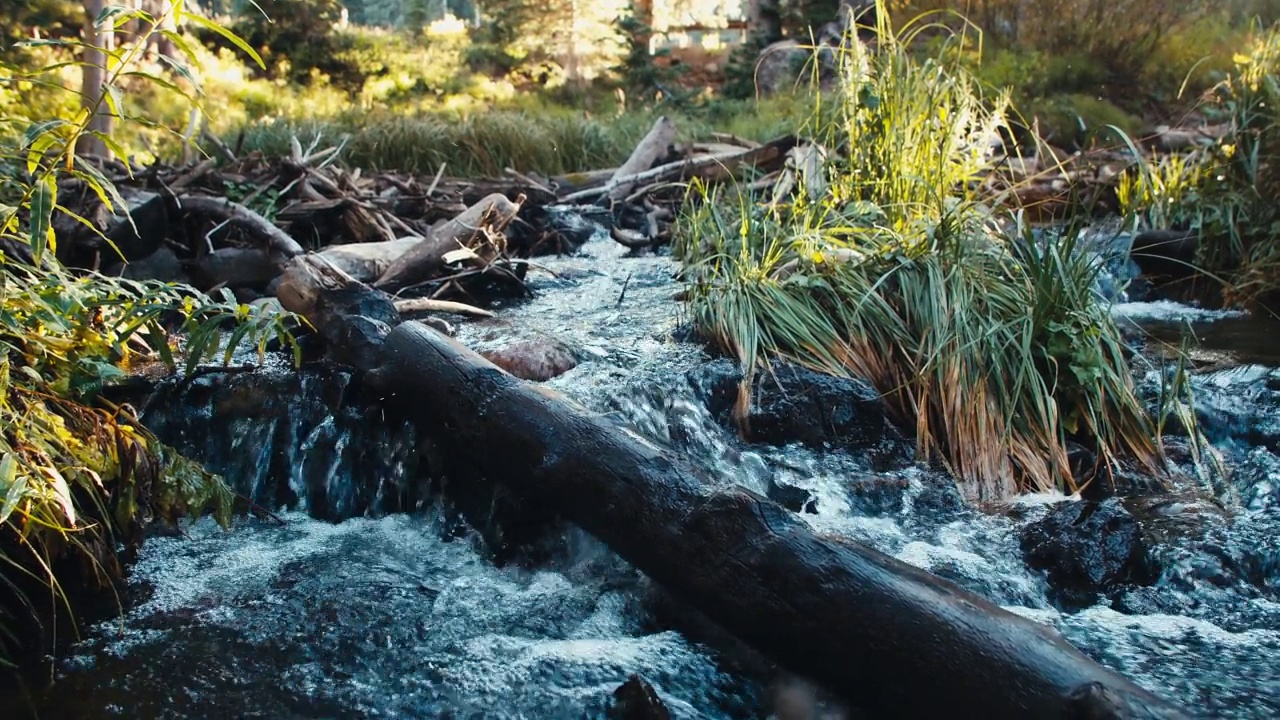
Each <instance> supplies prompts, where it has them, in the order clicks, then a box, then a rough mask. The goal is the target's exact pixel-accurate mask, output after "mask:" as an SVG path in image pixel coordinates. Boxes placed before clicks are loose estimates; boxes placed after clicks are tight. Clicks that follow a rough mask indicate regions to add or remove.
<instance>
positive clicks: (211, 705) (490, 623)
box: [45, 239, 1280, 718]
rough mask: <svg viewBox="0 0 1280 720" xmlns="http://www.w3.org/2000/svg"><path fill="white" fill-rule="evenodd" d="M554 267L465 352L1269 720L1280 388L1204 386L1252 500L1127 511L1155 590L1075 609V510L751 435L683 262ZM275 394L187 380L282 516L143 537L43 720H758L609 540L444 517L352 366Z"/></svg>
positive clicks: (753, 682) (189, 433)
mask: <svg viewBox="0 0 1280 720" xmlns="http://www.w3.org/2000/svg"><path fill="white" fill-rule="evenodd" d="M546 265H547V267H548V269H549V270H550V271H553V272H554V273H555V274H554V275H551V274H549V273H544V274H541V275H537V276H536V277H535V279H534V281H533V282H534V287H535V288H536V290H537V293H536V296H535V297H534V299H532V300H530V301H527V302H523V303H520V304H519V305H518V306H513V307H512V308H510V309H507V310H504V311H502V312H500V313H499V317H498V318H496V319H494V320H492V321H486V322H480V323H472V324H467V325H463V326H462V327H461V328H460V329H459V337H460V339H462V340H463V341H464V342H466V343H468V344H471V345H472V346H474V347H477V348H484V347H487V346H497V345H502V344H506V343H509V342H511V341H512V340H514V339H520V338H539V337H541V338H553V339H555V340H557V341H560V342H563V343H565V344H567V345H568V346H569V347H570V348H571V349H572V350H573V351H574V352H575V353H576V354H577V355H578V356H579V357H580V358H581V360H582V362H581V363H580V364H579V365H578V367H577V368H575V369H573V370H571V371H570V372H568V373H566V374H565V375H563V376H561V377H559V378H556V379H555V380H553V381H551V382H549V383H548V384H549V385H550V386H552V387H554V388H555V389H557V390H559V391H560V392H562V393H564V394H566V395H568V396H570V397H572V398H574V399H576V400H578V401H580V402H582V403H583V404H585V405H587V406H588V407H590V408H592V409H595V410H598V411H599V412H601V413H602V414H611V415H613V416H614V417H615V418H616V419H618V420H619V421H623V422H627V423H629V424H631V425H633V426H634V427H635V428H636V429H638V430H639V431H640V432H641V433H643V434H645V435H647V436H649V437H651V438H652V439H655V440H658V441H661V442H664V443H668V444H671V445H673V446H675V447H677V448H679V449H680V450H682V451H684V452H688V453H691V454H694V455H697V456H698V457H700V458H703V459H706V460H708V461H710V462H711V464H712V465H713V466H714V467H715V468H716V471H717V472H718V473H719V475H720V477H721V479H722V480H723V481H724V482H737V483H741V484H743V485H746V486H748V487H751V488H752V489H755V490H758V491H761V492H767V493H771V494H774V493H778V492H779V491H780V489H781V490H787V489H789V491H791V492H798V493H800V494H801V496H802V497H807V498H808V499H807V500H806V501H804V502H801V503H799V504H800V505H802V506H803V507H804V512H803V514H802V517H804V518H805V519H806V520H807V521H808V522H809V523H811V524H812V525H813V526H814V527H815V528H817V529H819V530H821V531H823V532H828V533H836V534H839V535H843V536H847V537H850V538H853V539H856V540H859V541H861V542H865V543H868V544H870V545H872V546H874V547H876V548H878V549H880V550H882V551H884V552H886V553H889V554H891V555H894V556H896V557H898V558H900V559H902V560H904V561H906V562H909V563H912V564H915V565H918V566H921V567H924V568H927V569H929V570H931V571H932V572H934V573H936V574H938V575H941V576H943V577H946V578H948V579H951V580H953V581H955V582H957V583H959V584H961V585H963V586H965V587H967V588H968V589H970V590H973V591H974V592H977V593H980V594H982V595H984V596H986V597H988V598H989V599H991V600H993V601H994V602H996V603H998V604H1000V605H1003V606H1005V607H1007V608H1009V609H1011V610H1013V611H1015V612H1018V613H1021V614H1023V615H1026V616H1029V617H1032V618H1034V619H1037V620H1040V621H1043V622H1045V623H1048V624H1051V625H1053V626H1055V627H1057V628H1058V629H1059V630H1060V631H1061V632H1062V633H1063V634H1064V635H1065V636H1066V637H1067V639H1069V640H1070V641H1071V642H1072V643H1074V644H1076V645H1077V646H1078V647H1079V648H1081V649H1082V650H1083V651H1084V652H1086V653H1087V654H1089V655H1090V656H1092V657H1094V658H1095V659H1097V660H1098V661H1100V662H1102V663H1104V664H1106V665H1108V666H1110V667H1113V668H1115V669H1117V670H1119V671H1120V672H1122V673H1124V674H1126V675H1128V676H1129V677H1131V678H1133V679H1134V680H1135V681H1137V682H1138V683H1139V684H1142V685H1144V686H1146V687H1148V688H1150V689H1152V690H1154V691H1156V692H1157V693H1160V694H1162V695H1165V696H1167V697H1170V698H1172V699H1174V700H1176V701H1179V702H1182V703H1184V704H1186V706H1187V707H1188V708H1189V709H1190V710H1192V711H1195V712H1198V713H1202V714H1204V715H1206V716H1213V717H1231V718H1249V717H1259V718H1261V717H1276V716H1280V663H1277V662H1276V661H1275V660H1274V658H1275V657H1277V654H1280V540H1278V539H1277V538H1280V457H1278V456H1277V455H1276V453H1277V452H1280V417H1278V416H1277V408H1280V395H1278V393H1280V373H1277V372H1274V371H1272V370H1270V369H1268V368H1267V367H1263V366H1256V365H1244V366H1241V367H1239V368H1237V369H1234V370H1216V371H1214V372H1210V373H1205V374H1202V375H1199V376H1197V377H1196V379H1195V381H1194V387H1195V390H1196V398H1197V403H1198V411H1199V413H1200V415H1201V417H1202V418H1204V427H1205V428H1206V431H1207V432H1208V433H1209V434H1210V435H1211V437H1212V439H1213V440H1214V441H1215V443H1217V445H1218V448H1219V450H1220V452H1221V453H1222V454H1223V457H1224V460H1225V464H1226V466H1227V467H1228V468H1229V469H1230V470H1231V473H1230V476H1229V478H1227V479H1226V480H1223V483H1224V484H1225V487H1227V488H1228V489H1229V490H1230V491H1231V492H1230V494H1231V495H1233V496H1234V497H1236V498H1238V500H1239V505H1240V507H1239V509H1235V510H1231V511H1230V512H1224V511H1222V510H1221V509H1219V508H1218V506H1217V505H1215V504H1214V503H1213V502H1210V501H1208V500H1206V499H1204V498H1203V497H1201V496H1200V495H1198V494H1197V493H1196V492H1195V491H1194V489H1193V488H1192V487H1190V486H1188V487H1187V488H1184V491H1185V492H1183V493H1182V494H1180V495H1178V496H1177V497H1175V498H1170V499H1162V500H1158V501H1154V502H1151V503H1149V504H1147V505H1144V506H1143V507H1142V508H1141V509H1139V508H1137V507H1135V512H1140V513H1141V516H1142V517H1143V519H1144V523H1145V524H1146V526H1147V529H1148V534H1149V536H1150V537H1151V543H1152V546H1151V553H1152V556H1153V558H1154V560H1155V562H1156V563H1157V567H1158V570H1159V579H1158V580H1157V581H1156V582H1155V583H1154V585H1153V586H1151V587H1143V588H1136V589H1132V590H1129V591H1126V592H1122V593H1118V594H1117V595H1116V596H1115V597H1112V598H1108V599H1100V600H1099V602H1098V603H1097V604H1096V605H1094V606H1092V607H1088V608H1086V609H1084V610H1081V611H1077V612H1070V613H1069V612H1064V611H1060V610H1058V609H1056V608H1055V606H1054V605H1053V603H1052V602H1051V601H1050V599H1049V593H1048V588H1047V585H1046V581H1045V579H1044V577H1043V576H1042V575H1041V574H1039V573H1036V572H1033V571H1031V570H1029V569H1028V568H1027V567H1026V565H1025V564H1024V562H1023V560H1022V555H1021V552H1020V549H1019V545H1018V531H1019V528H1020V527H1022V526H1023V525H1024V524H1025V523H1027V522H1030V521H1032V520H1034V519H1036V518H1039V517H1041V516H1043V515H1044V514H1045V513H1046V512H1049V510H1050V509H1051V508H1052V506H1053V504H1054V503H1055V502H1062V500H1059V499H1055V498H1048V497H1033V498H1027V499H1024V500H1021V501H1019V502H1018V503H1015V504H1014V505H1012V506H1010V507H1008V508H1005V509H1003V511H992V512H986V513H978V512H974V511H971V510H967V509H965V508H963V507H961V506H960V505H959V504H958V503H957V502H955V499H954V491H953V489H952V488H950V487H949V485H948V481H947V479H946V478H945V477H942V476H940V475H939V474H938V473H937V472H936V471H933V470H930V469H928V468H924V467H919V466H916V465H914V464H912V463H911V462H910V461H909V456H908V455H906V454H903V455H902V457H901V458H900V459H896V460H891V461H889V462H888V463H887V464H886V461H885V459H884V457H882V456H877V457H874V458H873V457H871V456H869V455H865V454H859V453H849V452H845V451H842V450H837V449H821V448H805V447H800V446H798V445H792V446H786V447H772V446H751V445H746V444H744V443H742V442H741V441H739V440H738V439H737V437H736V436H735V435H734V434H733V433H731V432H730V431H728V430H726V429H725V428H724V427H723V426H722V425H721V424H720V423H719V422H717V419H716V416H715V413H714V412H713V410H712V409H711V408H710V407H709V404H708V392H709V391H708V387H709V384H711V380H710V378H713V377H714V376H715V374H716V373H717V372H721V371H722V370H723V367H724V361H717V362H711V361H709V359H708V358H707V357H706V356H705V355H704V354H703V352H702V351H701V350H700V349H699V348H698V347H697V346H695V345H692V344H690V343H686V342H681V341H679V340H677V339H676V338H675V330H676V328H677V322H678V319H679V318H678V313H679V304H678V303H677V302H676V301H675V299H674V295H675V293H676V291H677V289H678V285H677V284H676V283H675V282H674V281H673V273H674V270H675V266H674V264H673V263H672V262H671V261H670V260H669V259H666V258H663V257H653V256H644V257H638V258H637V257H628V256H627V253H626V251H625V249H623V248H621V247H619V246H617V245H615V244H614V243H612V242H609V241H608V240H607V239H597V240H593V241H592V242H590V243H588V244H587V245H586V246H585V247H584V248H583V251H582V252H581V253H579V254H578V255H577V256H575V257H570V258H559V259H555V260H550V261H547V262H546ZM1170 311H1174V312H1181V313H1186V312H1188V311H1187V310H1186V309H1185V308H1181V306H1179V307H1165V306H1143V305H1134V304H1126V305H1121V306H1120V308H1119V312H1120V313H1122V314H1123V315H1124V316H1125V317H1128V318H1131V319H1138V318H1143V317H1145V318H1146V319H1147V320H1150V319H1151V317H1152V316H1153V315H1154V316H1159V317H1165V318H1166V319H1167V318H1168V315H1169V313H1170ZM1200 319H1201V320H1205V319H1208V320H1227V319H1229V318H1226V317H1225V316H1222V315H1214V314H1210V315H1208V316H1205V317H1202V318H1200ZM1153 372H1154V371H1153ZM271 378H272V379H270V380H269V381H266V382H263V381H261V380H256V381H253V382H250V381H246V382H245V383H244V384H243V386H242V387H241V389H240V390H239V391H237V392H234V393H230V394H228V393H227V391H226V388H225V384H224V385H222V386H221V387H223V389H222V390H220V391H219V392H218V393H214V392H213V391H212V388H213V387H214V386H215V385H217V383H214V382H213V381H212V379H210V378H205V379H201V380H197V381H196V382H194V383H192V384H191V386H190V387H187V388H184V389H183V390H182V391H181V392H177V391H175V392H173V393H171V394H168V395H164V396H162V397H161V398H160V400H157V401H156V402H155V403H153V405H152V406H151V407H150V408H149V410H148V415H147V416H148V419H149V421H150V422H151V423H152V424H153V425H154V426H155V427H156V428H157V429H158V431H159V432H161V434H162V435H164V436H165V437H167V438H169V439H171V440H172V441H173V442H175V443H178V444H179V445H181V446H182V447H184V448H187V449H189V450H192V451H194V452H196V453H197V454H198V455H201V456H203V457H204V458H205V459H206V460H207V461H208V462H209V463H210V464H211V465H212V466H213V467H214V468H215V469H218V470H220V471H223V472H225V473H226V474H227V476H228V477H229V478H230V479H231V480H232V481H234V483H235V484H236V485H237V487H238V489H239V490H240V491H241V492H242V493H244V494H246V495H249V496H252V497H253V498H254V500H255V501H256V502H257V503H259V504H260V505H263V506H266V507H269V508H279V507H288V508H289V509H288V510H284V511H281V512H280V514H279V515H278V517H277V518H274V519H273V518H264V519H256V520H242V521H239V522H238V523H237V524H236V527H235V528H234V530H233V531H231V532H224V531H222V530H220V529H217V528H216V527H215V526H213V525H212V524H211V523H210V522H208V521H200V522H196V523H194V524H191V525H189V526H187V527H186V528H185V532H184V534H182V535H180V536H172V537H156V538H153V539H151V540H149V541H148V543H147V544H146V546H145V547H144V549H143V552H142V556H141V558H140V560H139V562H138V564H137V566H136V569H135V571H134V574H133V577H132V580H131V583H130V597H129V598H127V599H128V601H129V602H128V610H127V612H126V615H125V617H124V618H123V620H121V619H118V618H117V619H114V620H111V621H108V622H104V623H102V624H100V625H98V626H95V627H93V628H92V629H91V630H90V632H89V633H88V635H87V637H86V639H85V640H84V641H83V642H82V643H80V644H78V645H77V646H76V647H75V648H74V650H73V652H72V653H71V655H70V657H68V658H67V659H66V660H65V661H63V662H61V663H60V665H59V675H60V679H59V681H58V683H57V684H56V685H55V693H54V695H53V698H52V699H50V700H49V701H48V702H46V703H45V709H46V711H47V712H46V716H47V717H130V718H133V717H169V718H194V717H210V716H215V715H216V716H226V717H334V718H347V717H351V718H355V717H382V716H387V717H458V718H463V717H467V718H470V717H513V718H514V717H523V718H553V717H572V718H578V717H584V716H596V715H598V714H599V713H600V712H601V711H602V709H603V707H604V705H605V702H606V701H607V699H608V697H609V695H610V693H611V692H612V690H613V689H614V688H616V687H617V686H618V685H619V684H620V683H621V682H622V681H623V680H625V679H626V678H627V677H628V676H629V675H631V674H632V673H638V674H640V675H642V676H643V677H644V678H645V679H647V680H648V681H649V682H650V683H652V684H653V686H654V687H655V688H656V689H657V691H658V693H659V694H660V696H661V697H662V698H663V700H664V701H666V703H667V704H668V706H669V708H670V709H671V710H672V712H673V714H674V715H675V716H676V717H681V718H739V717H741V718H751V717H764V716H766V715H768V713H769V712H770V707H771V704H770V699H769V698H770V693H769V688H768V686H769V684H770V683H771V682H772V681H774V680H775V679H776V678H774V677H772V676H771V675H770V674H769V673H768V671H767V670H764V671H762V670H761V669H760V666H758V665H753V664H751V663H749V662H740V658H738V657H736V656H735V655H734V654H733V653H730V654H728V655H725V654H724V653H723V652H722V651H720V650H717V649H715V648H712V647H709V646H707V645H704V644H700V643H699V642H696V641H694V640H691V639H689V638H687V637H686V636H684V635H682V634H681V633H680V632H678V631H677V630H676V629H674V626H672V625H669V624H667V623H666V622H665V621H663V620H660V619H657V617H656V616H655V614H654V613H653V612H652V603H651V602H650V600H652V598H653V597H654V591H653V589H652V588H651V587H649V586H648V583H647V582H646V581H645V580H644V578H642V577H640V576H639V575H638V574H637V573H636V572H635V571H633V570H632V569H630V568H629V567H628V566H627V565H626V564H625V563H623V562H621V561H620V560H618V559H617V558H616V557H615V556H613V555H612V554H611V553H610V552H609V551H608V550H607V549H605V548H603V547H602V546H600V545H599V544H598V543H596V542H595V541H593V540H591V539H590V538H588V537H585V536H583V535H582V534H581V533H579V532H577V531H573V530H570V531H568V532H567V535H566V536H565V537H563V538H560V540H559V542H555V543H552V544H551V545H552V546H551V549H549V550H548V551H546V552H543V553H539V554H537V555H536V558H537V559H533V558H534V556H530V557H528V558H526V559H525V560H524V561H517V562H511V563H507V564H504V565H502V566H497V565H495V564H494V563H493V562H491V561H490V559H489V554H488V551H487V550H486V546H485V544H484V543H483V542H481V541H480V540H479V539H478V538H477V537H476V536H475V534H474V533H473V532H472V531H470V530H469V529H468V528H467V527H466V526H464V525H462V524H461V523H460V522H459V521H458V520H457V519H456V517H455V516H454V515H453V514H452V513H450V512H448V511H446V510H442V509H441V506H440V504H439V497H438V493H437V492H436V491H435V490H434V489H433V486H432V485H431V484H430V483H429V482H428V481H427V480H425V479H424V478H425V476H426V475H428V474H429V462H428V461H427V460H424V459H423V457H422V456H423V455H424V452H425V451H424V450H423V445H422V444H421V442H420V439H419V438H416V437H415V435H414V433H413V432H412V431H411V430H410V429H408V428H404V427H395V426H389V424H388V423H386V422H383V421H382V419H381V418H380V417H378V416H377V413H376V411H374V410H370V409H369V408H371V407H373V406H372V405H370V404H367V403H365V404H362V403H360V402H358V399H359V398H358V396H359V393H358V389H353V388H351V387H349V379H348V378H346V376H344V375H341V374H337V375H335V374H326V375H324V376H323V377H320V378H318V379H317V378H311V379H305V378H304V379H299V378H297V377H296V376H294V375H293V374H291V373H288V372H283V371H277V372H276V374H275V375H273V376H271ZM232 384H233V385H234V383H232ZM237 387H240V386H237ZM264 388H265V389H264ZM361 408H365V409H361ZM495 451H500V449H495ZM1189 482H1190V481H1189ZM1066 502H1071V501H1070V500H1067V501H1066ZM387 513H392V514H387ZM996 681H998V680H996ZM69 699H73V700H74V702H73V703H66V702H63V701H66V700H69Z"/></svg>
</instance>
